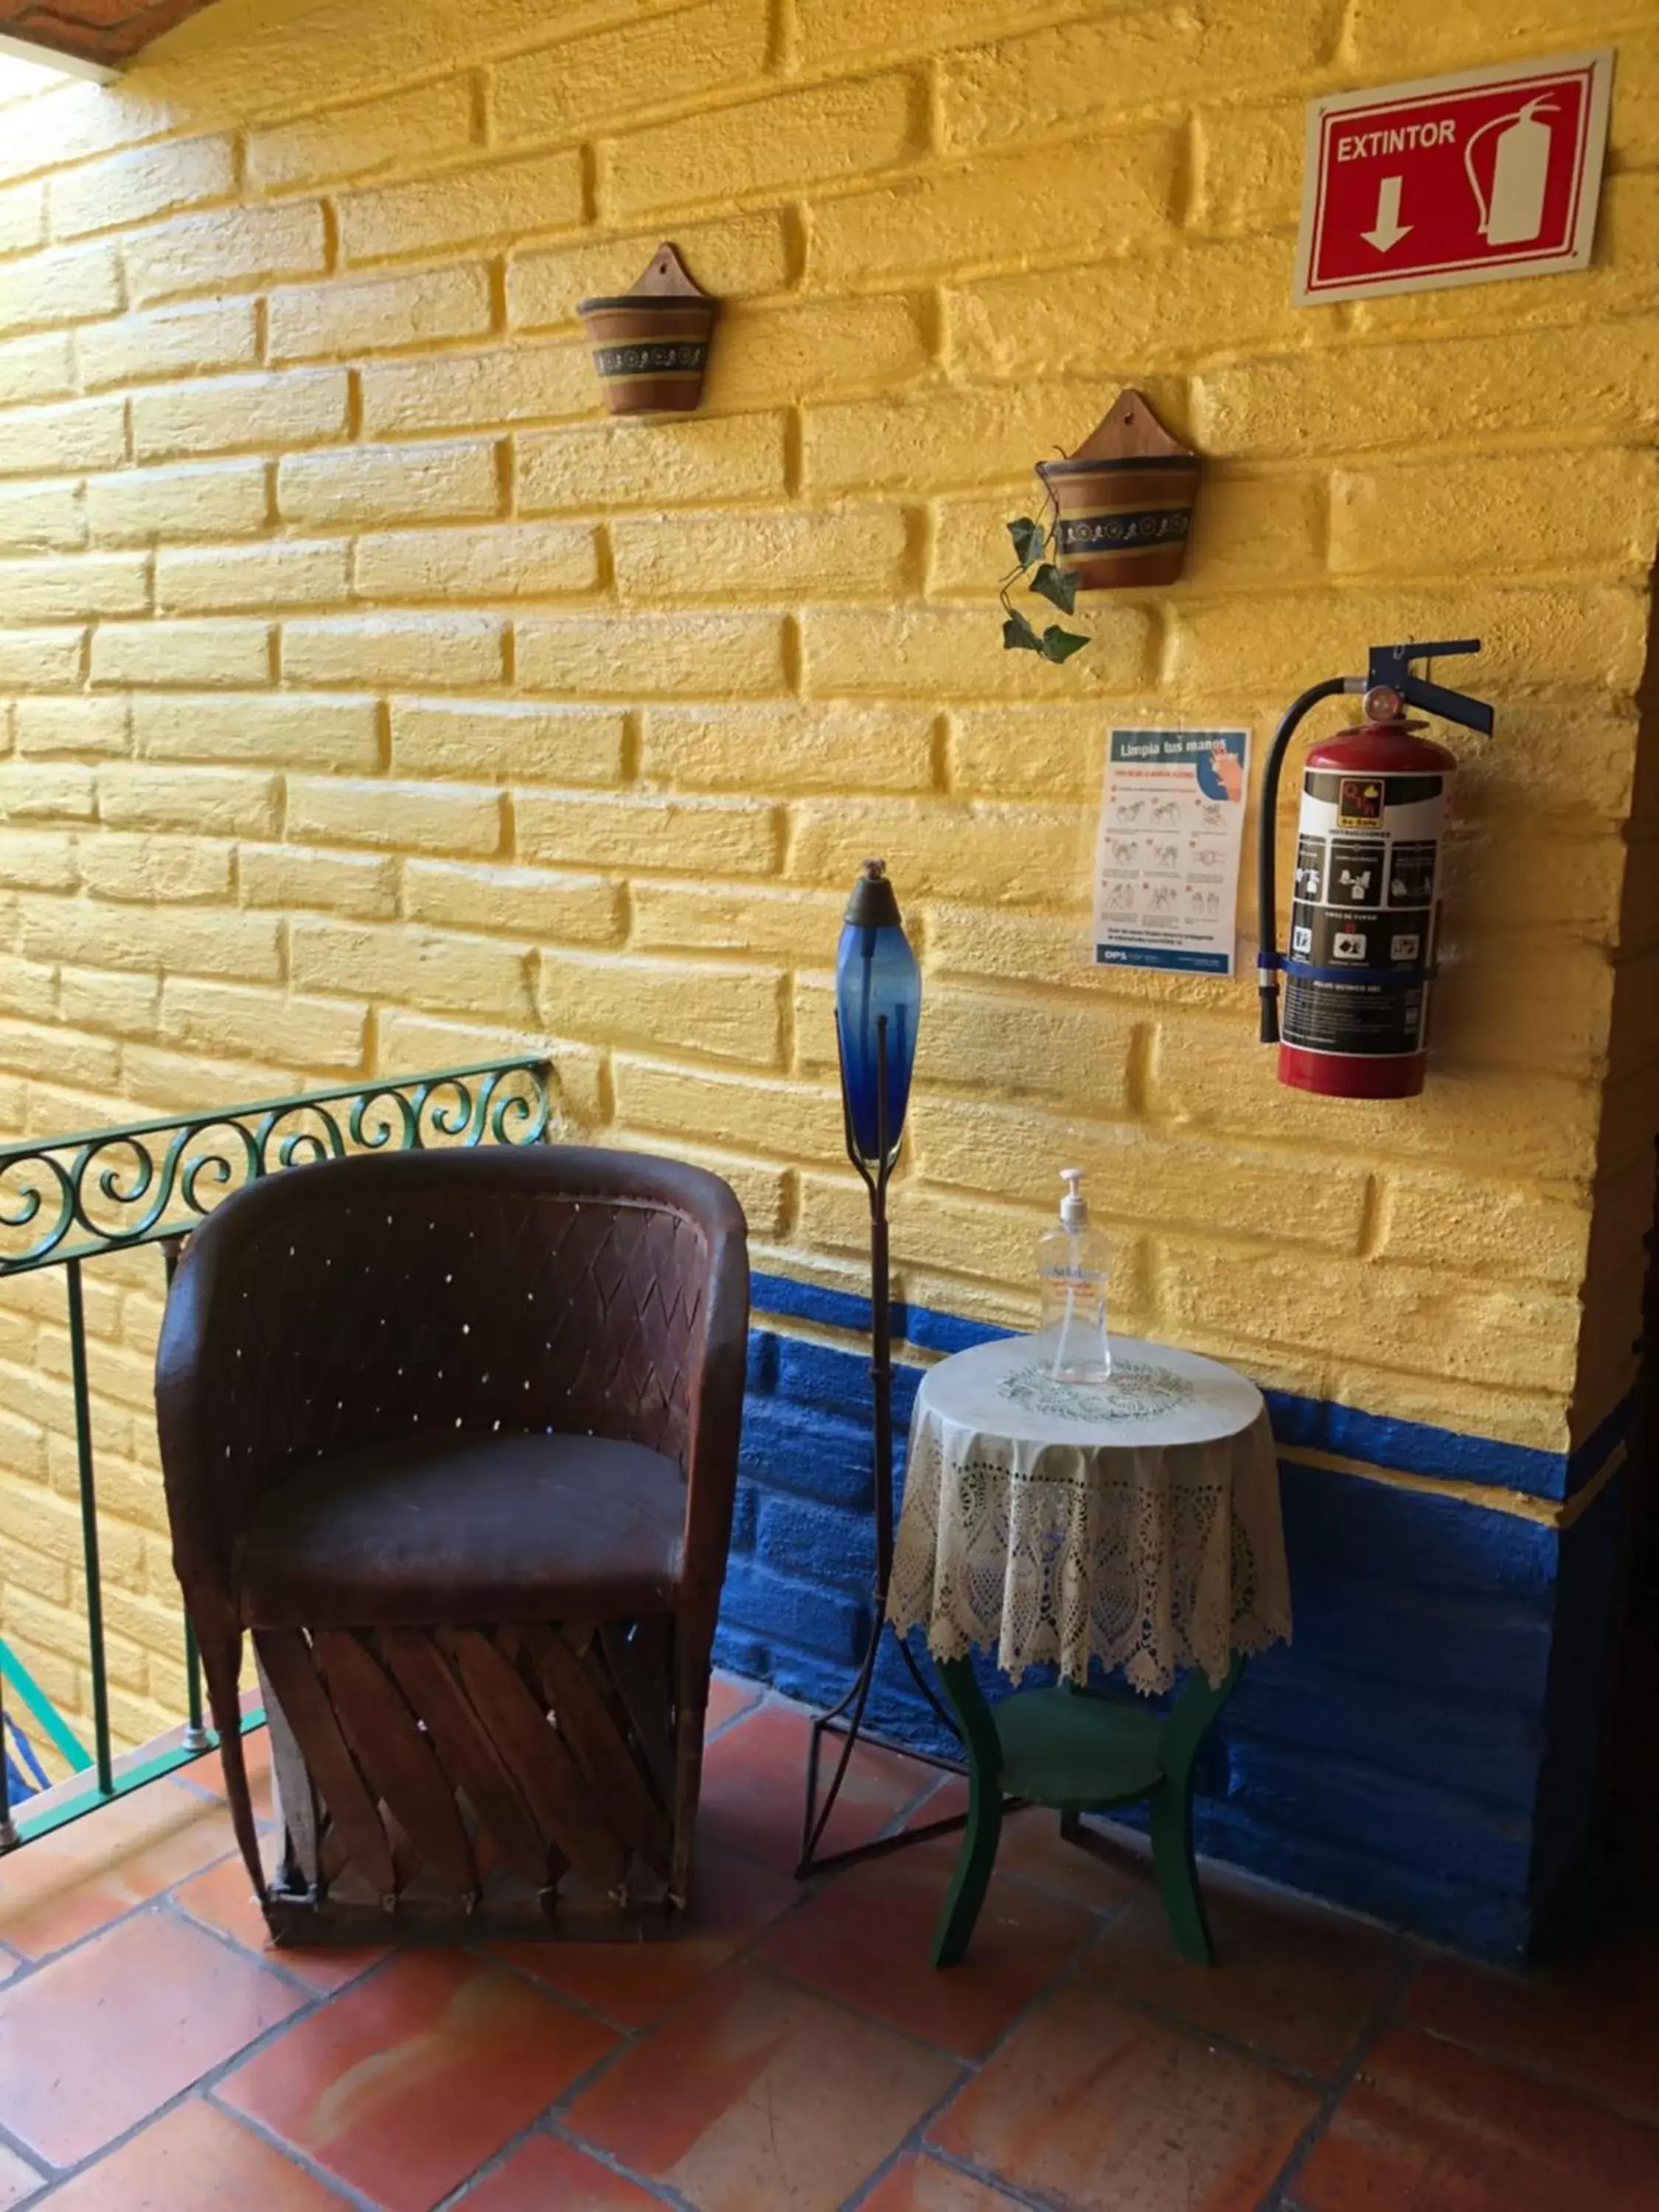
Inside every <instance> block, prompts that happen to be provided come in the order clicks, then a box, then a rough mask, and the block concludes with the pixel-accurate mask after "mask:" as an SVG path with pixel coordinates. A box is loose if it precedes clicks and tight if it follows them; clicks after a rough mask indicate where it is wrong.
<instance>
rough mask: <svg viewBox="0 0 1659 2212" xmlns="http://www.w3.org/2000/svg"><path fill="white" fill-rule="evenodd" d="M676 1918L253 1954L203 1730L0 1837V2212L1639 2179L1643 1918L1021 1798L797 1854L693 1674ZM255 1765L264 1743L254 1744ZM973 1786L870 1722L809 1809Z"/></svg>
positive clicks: (790, 1801) (1616, 2184)
mask: <svg viewBox="0 0 1659 2212" xmlns="http://www.w3.org/2000/svg"><path fill="white" fill-rule="evenodd" d="M714 1715H715V1717H716V1727H715V1730H714V1735H712V1737H711V1741H710V1745H709V1750H708V1775H707V1784H706V1789H705V1815H704V1822H703V1837H704V1846H703V1850H702V1858H701V1862H700V1864H701V1869H702V1887H701V1893H700V1895H699V1899H698V1903H697V1906H696V1917H695V1918H694V1920H693V1922H692V1923H691V1925H690V1928H689V1929H688V1930H687V1932H686V1934H685V1936H684V1937H683V1938H682V1939H681V1940H679V1941H677V1942H674V1943H672V1944H651V1945H641V1946H635V1947H619V1946H605V1945H592V1946H563V1945H540V1944H497V1945H493V1946H479V1947H475V1948H471V1949H467V1950H461V1949H455V1950H430V1949H428V1950H410V1951H405V1952H402V1953H395V1952H380V1951H374V1950H358V1951H350V1952H333V1953H325V1954H318V1953H312V1954H305V1953H295V1952H281V1953H279V1952H274V1951H271V1950H270V1949H268V1948H266V1947H265V1945H264V1940H263V1937H264V1929H263V1924H262V1923H261V1922H260V1920H259V1917H258V1913H257V1912H256V1911H255V1910H254V1907H253V1905H252V1899H250V1897H249V1895H248V1890H247V1883H246V1878H245V1877H244V1875H243V1873H242V1870H241V1867H240V1862H239V1861H237V1860H236V1859H235V1858H234V1856H232V1855H231V1854H230V1838H229V1836H228V1832H227V1823H226V1818H225V1812H224V1807H223V1803H222V1797H221V1796H220V1795H219V1791H218V1787H217V1784H218V1777H217V1773H216V1769H215V1768H214V1767H213V1766H211V1765H210V1764H208V1763H205V1762H204V1764H203V1765H199V1766H197V1767H196V1768H194V1769H190V1770H186V1771H185V1774H184V1775H182V1776H180V1777H177V1778H173V1779H170V1780H168V1781H166V1782H161V1783H155V1784H151V1785H150V1786H149V1788H148V1789H146V1790H142V1791H140V1792H137V1793H136V1794H135V1795H134V1796H132V1797H131V1798H128V1799H126V1800H125V1801H123V1802H121V1803H119V1804H118V1805H116V1806H114V1807H112V1808H108V1809H107V1810H106V1811H104V1812H102V1813H99V1814H93V1815H92V1816H90V1817H89V1818H88V1819H87V1820H83V1821H81V1822H79V1823H77V1824H76V1825H75V1826H71V1827H70V1828H69V1829H67V1830H64V1832H61V1833H60V1834H59V1835H58V1836H57V1837H55V1838H47V1839H45V1840H43V1841H41V1842H40V1843H38V1844H30V1845H28V1846H27V1847H26V1849H25V1850H23V1851H22V1852H21V1853H20V1854H18V1855H16V1856H15V1857H11V1858H9V1859H7V1860H5V1861H4V1862H0V2212H12V2208H15V2207H20V2206H25V2205H27V2206H28V2207H30V2208H31V2212H35V2208H42V2207H46V2206H51V2207H52V2208H53V2212H225V2208H229V2207H232V2206H242V2205H246V2206H248V2207H250V2208H252V2212H330V2208H332V2212H342V2208H344V2207H355V2208H356V2212H434V2208H437V2207H442V2208H444V2212H650V2208H652V2207H657V2208H659V2212H660V2208H662V2207H664V2206H674V2207H678V2208H679V2212H842V2208H848V2212H851V2208H854V2207H862V2208H866V2212H1008V2208H1010V2207H1021V2206H1024V2207H1026V2208H1045V2209H1046V2212H1091V2209H1092V2212H1563V2208H1565V2212H1579V2208H1580V2207H1583V2208H1586V2212H1588V2208H1591V2207H1593V2208H1595V2212H1659V1942H1656V1940H1655V1938H1654V1937H1653V1936H1651V1935H1650V1936H1645V1937H1642V1936H1638V1937H1633V1938H1632V1940H1631V1941H1630V1942H1625V1943H1616V1942H1615V1943H1610V1944H1607V1945H1606V1946H1604V1948H1603V1949H1602V1951H1601V1954H1599V1955H1598V1956H1597V1957H1595V1959H1593V1960H1590V1961H1589V1962H1588V1963H1586V1964H1585V1965H1583V1966H1578V1967H1575V1968H1570V1969H1564V1970H1562V1971H1559V1972H1556V1973H1554V1974H1553V1975H1550V1976H1547V1977H1541V1978H1535V1979H1534V1980H1531V1981H1527V1982H1522V1981H1520V1980H1518V1979H1516V1978H1510V1977H1508V1976H1504V1975H1501V1974H1493V1973H1489V1972H1483V1971H1481V1970H1480V1969H1478V1968H1475V1967H1472V1966H1466V1965H1463V1964H1462V1963H1460V1962H1458V1961H1456V1960H1449V1959H1447V1958H1444V1957H1443V1956H1440V1955H1438V1954H1432V1953H1430V1952H1428V1951H1427V1950H1426V1949H1425V1948H1422V1947H1420V1946H1416V1945H1413V1944H1411V1943H1409V1942H1407V1941H1405V1940H1404V1939H1402V1938H1398V1937H1395V1936H1387V1935H1384V1934H1382V1933H1380V1932H1379V1931H1377V1930H1376V1929H1372V1928H1370V1927H1368V1926H1365V1925H1364V1924H1362V1923H1358V1922H1355V1921H1352V1920H1349V1919H1345V1918H1343V1917H1341V1916H1340V1915H1337V1914H1334V1913H1330V1912H1326V1911H1321V1910H1319V1909H1318V1908H1316V1907H1312V1906H1309V1905H1302V1904H1298V1903H1297V1902H1295V1901H1294V1900H1291V1899H1286V1898H1284V1897H1281V1896H1279V1895H1277V1894H1275V1893H1271V1892H1269V1891H1267V1890H1265V1889H1263V1888H1261V1887H1259V1886H1254V1885H1251V1884H1249V1883H1246V1882H1243V1881H1237V1880H1233V1879H1229V1878H1224V1877H1222V1876H1220V1875H1216V1874H1213V1873H1212V1875H1210V1876H1209V1877H1208V1881H1207V1892H1208V1895H1209V1898H1210V1901H1211V1909H1212V1917H1213V1919H1214V1921H1215V1924H1216V1929H1217V1934H1218V1940H1219V1942H1220V1944H1221V1946H1222V1954H1223V1962H1222V1964H1221V1965H1220V1966H1218V1967H1217V1968H1216V1969H1215V1970H1214V1971H1212V1972H1201V1971H1200V1970H1198V1969H1196V1968H1194V1967H1191V1966H1186V1965H1184V1964H1183V1963H1182V1961H1181V1960H1179V1959H1177V1958H1176V1955H1175V1954H1174V1952H1173V1951H1172V1950H1171V1948H1170V1944H1169V1942H1168V1939H1167V1936H1166V1934H1165V1931H1164V1926H1163V1923H1162V1919H1161V1917H1160V1914H1159V1911H1158V1903H1157V1899H1156V1896H1155V1894H1154V1893H1153V1891H1152V1886H1151V1882H1150V1879H1149V1876H1148V1874H1147V1872H1146V1868H1145V1865H1144V1863H1143V1862H1142V1861H1141V1859H1140V1858H1139V1856H1138V1855H1137V1853H1136V1852H1135V1851H1134V1850H1133V1849H1132V1848H1129V1847H1127V1845H1126V1846H1125V1847H1124V1848H1122V1849H1121V1850H1116V1851H1115V1855H1114V1856H1113V1857H1112V1858H1111V1860H1110V1863H1102V1862H1101V1861H1100V1860H1099V1859H1097V1858H1096V1857H1091V1856H1090V1855H1088V1854H1085V1853H1084V1852H1081V1851H1079V1850H1075V1849H1073V1847H1072V1846H1070V1845H1067V1844H1062V1843H1061V1842H1060V1838H1059V1835H1058V1833H1057V1826H1056V1823H1055V1822H1054V1819H1053V1818H1052V1816H1045V1815H1042V1814H1036V1813H1025V1814H1018V1815H1016V1816H1014V1817H1013V1819H1012V1820H1011V1821H1010V1822H1009V1824H1008V1826H1007V1829H1006V1832H1005V1838H1004V1847H1003V1854H1002V1858H1001V1861H1000V1865H999V1869H998V1872H997V1875H996V1877H995V1879H994V1882H993V1885H992V1889H991V1894H990V1898H989V1899H988V1901H987V1906H986V1910H985V1914H984V1917H983V1919H982V1921H981V1927H980V1931H979V1936H978V1938H977V1940H976V1942H975V1948H974V1951H973V1954H971V1956H970V1958H969V1961H968V1963H967V1964H966V1965H965V1966H963V1967H961V1968H958V1969H957V1970H956V1971H954V1972H951V1973H949V1974H935V1973H934V1972H933V1971H932V1970H931V1968H929V1966H927V1941H928V1936H929V1933H930V1930H931V1927H932V1923H933V1918H934V1916H935V1914H936V1913H937V1911H938V1910H939V1903H940V1900H941V1899H942V1898H943V1895H944V1893H945V1886H946V1883H947V1881H948V1880H949V1876H950V1870H951V1862H952V1858H953V1855H954V1846H953V1844H952V1843H951V1842H950V1841H945V1842H933V1843H926V1844H917V1845H915V1846H913V1847H912V1848H910V1849H908V1850H906V1851H904V1852H902V1853H901V1854H899V1855H897V1856H896V1857H891V1858H886V1859H881V1860H877V1861H872V1862H867V1863H866V1864H864V1865H863V1866H861V1867H859V1868H856V1869H853V1870H852V1871H850V1872H847V1873H843V1874H842V1875H839V1876H835V1877H831V1878H829V1879H827V1880H820V1881H817V1882H815V1883H813V1884H811V1885H809V1886H808V1887H805V1888H803V1887H800V1886H799V1885H797V1884H796V1882H795V1881H793V1877H792V1875H791V1872H790V1864H791V1861H792V1858H793V1849H794V1832H795V1821H796V1819H797V1817H798V1811H799V1783H800V1773H801V1761H802V1757H803V1753H804V1750H805V1722H804V1720H803V1718H802V1717H801V1715H800V1714H799V1712H798V1711H795V1710H794V1709H793V1708H792V1707H791V1706H788V1705H785V1704H783V1703H781V1701H780V1700H777V1699H760V1698H758V1697H757V1693H756V1692H753V1691H751V1690H750V1688H749V1687H748V1686H745V1685H742V1684H738V1683H730V1682H728V1683H723V1684H722V1685H721V1686H720V1694H719V1698H718V1699H717V1702H716V1704H715V1706H714ZM251 1748H252V1749H253V1750H254V1751H255V1756H256V1760H257V1762H258V1765H259V1766H260V1767H261V1768H262V1767H263V1753H262V1747H259V1746H258V1743H257V1740H256V1744H255V1745H254V1746H252V1747H251ZM958 1797H959V1792H958V1791H957V1788H956V1785H954V1784H951V1783H950V1782H949V1781H945V1782H941V1781H940V1778H939V1775H938V1773H937V1772H936V1771H935V1770H933V1769H931V1768H928V1767H926V1766H923V1765H917V1764H915V1763H913V1762H911V1761H908V1760H905V1759H896V1758H895V1757H893V1756H891V1755H890V1754H889V1753H881V1752H873V1753H870V1754H869V1755H867V1756H862V1755H861V1756H860V1759H858V1760H857V1761H856V1762H855V1765H854V1772H853V1776H852V1780H851V1786H850V1788H849V1790H848V1800H847V1803H846V1806H845V1808H844V1810H843V1813H842V1815H841V1816H840V1817H839V1819H838V1822H837V1825H836V1829H835V1831H834V1839H835V1840H836V1841H838V1842H853V1841H857V1840H861V1839H863V1838H868V1837H871V1836H873V1835H877V1834H879V1833H880V1832H883V1831H884V1829H887V1828H890V1827H898V1826H906V1825H915V1824H917V1823H918V1822H920V1821H921V1820H925V1819H926V1818H927V1817H928V1816H929V1814H936V1813H937V1812H939V1810H940V1809H941V1808H949V1807H950V1806H951V1805H952V1804H954V1803H955V1802H957V1801H958Z"/></svg>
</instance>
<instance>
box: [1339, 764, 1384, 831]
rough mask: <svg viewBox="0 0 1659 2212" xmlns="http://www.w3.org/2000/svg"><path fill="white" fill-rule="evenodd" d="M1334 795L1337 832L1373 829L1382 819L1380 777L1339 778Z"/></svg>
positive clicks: (1352, 776) (1381, 784) (1356, 776)
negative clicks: (1340, 830)
mask: <svg viewBox="0 0 1659 2212" xmlns="http://www.w3.org/2000/svg"><path fill="white" fill-rule="evenodd" d="M1336 793H1337V795H1336V826H1337V828H1338V829H1374V828H1375V827H1376V823H1379V822H1380V821H1381V820H1382V819H1383V779H1382V777H1381V776H1376V775H1345V776H1341V777H1339V778H1338V780H1337V787H1336Z"/></svg>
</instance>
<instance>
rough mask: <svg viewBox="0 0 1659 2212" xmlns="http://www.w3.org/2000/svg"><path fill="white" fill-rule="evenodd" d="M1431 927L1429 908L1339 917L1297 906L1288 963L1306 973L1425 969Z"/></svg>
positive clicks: (1323, 909)
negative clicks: (1298, 966)
mask: <svg viewBox="0 0 1659 2212" xmlns="http://www.w3.org/2000/svg"><path fill="white" fill-rule="evenodd" d="M1432 921H1433V909H1432V908H1430V907H1413V908H1409V909H1406V910H1402V911H1399V912H1395V911H1390V912H1389V913H1388V914H1343V913H1341V912H1340V911H1338V910H1337V909H1334V908H1330V907H1309V906H1304V905H1302V904H1301V903H1300V902H1297V905H1296V906H1294V907H1293V908H1291V960H1292V961H1293V962H1295V963H1297V964H1299V965H1301V966H1304V967H1308V968H1330V969H1338V968H1360V969H1380V970H1391V969H1396V968H1400V969H1420V968H1425V967H1426V966H1427V965H1428V963H1427V962H1426V960H1425V958H1424V957H1423V956H1424V949H1425V946H1426V945H1427V944H1428V941H1429V937H1430V934H1431V924H1432ZM1291 972H1292V974H1294V972H1295V971H1294V969H1292V971H1291Z"/></svg>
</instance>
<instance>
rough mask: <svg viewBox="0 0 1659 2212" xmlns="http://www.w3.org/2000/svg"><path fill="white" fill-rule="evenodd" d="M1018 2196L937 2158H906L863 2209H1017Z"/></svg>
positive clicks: (909, 2211) (989, 2211)
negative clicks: (1007, 2194) (1004, 2192)
mask: <svg viewBox="0 0 1659 2212" xmlns="http://www.w3.org/2000/svg"><path fill="white" fill-rule="evenodd" d="M1018 2208H1019V2200H1018V2197H1006V2196H1005V2195H1004V2194H1003V2192H1002V2191H1001V2190H1000V2189H993V2188H991V2187H990V2186H989V2185H988V2184H987V2183H986V2182H983V2181H975V2180H974V2179H972V2177H971V2176H970V2175H968V2174H965V2173H958V2172H957V2171H956V2169H955V2167H954V2166H941V2165H940V2164H939V2160H937V2159H933V2158H907V2159H906V2160H905V2161H904V2163H903V2164H902V2166H895V2167H894V2168H893V2171H892V2172H890V2174H889V2175H888V2177H887V2179H885V2180H884V2182H882V2183H881V2185H879V2187H878V2188H877V2189H874V2190H872V2191H871V2193H870V2195H869V2196H868V2197H866V2198H865V2200H864V2203H863V2204H862V2205H861V2206H860V2212H1018Z"/></svg>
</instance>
